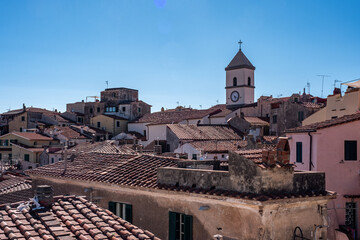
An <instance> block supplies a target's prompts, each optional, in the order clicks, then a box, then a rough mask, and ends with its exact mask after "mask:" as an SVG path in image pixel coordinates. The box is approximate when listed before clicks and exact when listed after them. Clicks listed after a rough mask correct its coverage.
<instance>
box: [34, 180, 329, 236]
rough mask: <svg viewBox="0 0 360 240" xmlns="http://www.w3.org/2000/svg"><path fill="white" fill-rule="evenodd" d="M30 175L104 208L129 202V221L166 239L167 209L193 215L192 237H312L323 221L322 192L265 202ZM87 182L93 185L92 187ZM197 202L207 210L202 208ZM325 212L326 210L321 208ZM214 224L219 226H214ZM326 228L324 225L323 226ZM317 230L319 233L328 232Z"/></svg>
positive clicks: (56, 191) (59, 192)
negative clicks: (298, 230) (298, 229)
mask: <svg viewBox="0 0 360 240" xmlns="http://www.w3.org/2000/svg"><path fill="white" fill-rule="evenodd" d="M32 177H33V185H34V186H36V185H40V184H50V185H52V186H53V188H54V191H55V195H60V194H63V195H66V194H76V195H86V196H87V198H88V199H91V198H92V200H93V201H94V200H97V201H98V205H100V206H101V207H103V208H106V209H107V208H108V202H109V201H118V202H123V203H129V204H132V206H133V223H134V224H135V225H136V226H139V227H141V228H143V229H148V230H149V231H151V232H153V233H154V234H155V235H157V236H158V237H160V238H161V239H168V224H169V220H168V218H169V217H168V216H169V211H175V212H179V213H184V214H187V215H192V216H193V239H196V240H197V239H212V236H213V235H215V234H218V233H220V234H222V235H223V236H225V237H228V238H231V239H234V240H235V239H239V240H240V239H247V240H258V239H273V240H275V239H276V240H288V239H292V237H293V231H294V229H295V227H296V226H300V227H301V228H302V230H303V232H304V236H306V237H308V238H311V237H310V236H311V232H313V231H314V230H315V226H314V225H315V224H316V225H322V224H324V222H323V218H322V216H321V214H320V213H319V212H318V205H320V206H324V205H325V204H326V202H327V198H326V197H320V198H300V199H287V200H284V199H282V200H274V201H268V202H265V203H261V202H257V201H250V200H243V199H235V198H227V197H215V196H206V197H205V196H204V195H199V194H189V193H177V192H174V191H165V190H154V189H131V188H127V187H121V186H119V185H109V184H105V183H92V182H80V181H76V182H75V181H73V180H68V179H51V178H45V177H36V176H32ZM85 188H92V189H93V191H92V193H91V195H92V196H91V197H90V193H89V191H88V192H85V191H84V190H85ZM201 206H207V207H208V210H205V211H201V210H199V208H200V207H201ZM324 214H325V213H324ZM217 228H222V230H221V231H218V230H217ZM325 231H326V230H325ZM325 231H324V229H322V230H321V234H322V236H323V239H326V232H325Z"/></svg>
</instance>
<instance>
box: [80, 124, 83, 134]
mask: <svg viewBox="0 0 360 240" xmlns="http://www.w3.org/2000/svg"><path fill="white" fill-rule="evenodd" d="M80 133H81V134H84V129H83V127H82V126H81V127H80Z"/></svg>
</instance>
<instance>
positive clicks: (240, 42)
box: [238, 40, 243, 50]
mask: <svg viewBox="0 0 360 240" xmlns="http://www.w3.org/2000/svg"><path fill="white" fill-rule="evenodd" d="M242 43H243V42H242V41H241V40H240V41H239V42H238V44H239V49H240V50H241V44H242Z"/></svg>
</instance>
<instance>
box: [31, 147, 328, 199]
mask: <svg viewBox="0 0 360 240" xmlns="http://www.w3.org/2000/svg"><path fill="white" fill-rule="evenodd" d="M259 151H262V150H256V151H254V152H249V151H248V152H247V153H248V154H247V155H246V154H245V155H244V156H247V157H249V158H251V157H252V156H251V155H255V156H253V158H254V160H256V158H257V157H259V154H260V152H259ZM179 161H181V160H179V159H175V158H169V157H161V156H150V155H138V156H134V155H118V154H116V155H115V154H114V155H111V154H99V153H91V154H82V155H81V156H79V157H77V158H75V160H74V161H73V162H68V164H67V170H66V172H65V173H64V164H63V163H61V162H59V163H55V164H51V165H46V166H42V167H39V168H36V169H32V170H27V173H28V174H29V175H31V176H33V177H36V176H46V177H52V178H55V179H58V178H70V179H74V180H81V181H92V182H98V183H109V184H118V185H123V186H128V187H144V188H152V189H162V190H171V191H179V192H187V193H196V194H205V195H214V196H227V197H235V198H245V199H253V200H258V201H266V200H269V199H279V198H296V197H309V196H310V197H311V196H323V195H327V194H328V193H327V192H306V193H301V194H288V193H284V194H282V195H279V194H276V195H266V196H265V195H256V194H250V193H243V192H234V191H226V190H221V189H201V188H196V187H194V188H184V187H176V186H167V185H161V184H158V183H157V169H158V168H160V167H177V166H178V163H179ZM260 165H261V166H260ZM265 165H266V164H265V163H259V167H261V168H265V167H266V166H265ZM275 167H282V166H280V165H279V164H277V165H276V166H275Z"/></svg>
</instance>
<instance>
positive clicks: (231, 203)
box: [27, 149, 334, 240]
mask: <svg viewBox="0 0 360 240" xmlns="http://www.w3.org/2000/svg"><path fill="white" fill-rule="evenodd" d="M283 150H284V149H283ZM285 150H286V149H285ZM285 150H284V151H281V150H280V149H278V151H277V152H280V154H278V155H276V152H275V151H273V152H267V154H268V155H266V156H265V158H262V156H261V154H260V159H258V157H257V158H256V160H255V159H254V160H250V159H247V158H244V157H243V156H240V155H236V154H230V158H229V162H228V167H226V166H222V167H221V168H220V169H219V168H216V167H215V166H216V164H215V162H213V164H212V165H206V166H203V167H202V169H194V168H186V167H185V166H186V165H189V164H190V165H191V164H192V161H185V160H184V161H181V160H179V159H176V158H169V157H160V156H150V155H129V154H127V155H124V154H100V153H87V154H81V155H79V156H78V157H76V158H75V159H74V160H73V161H69V162H68V164H67V168H66V170H65V169H64V164H63V163H60V162H59V163H55V164H53V165H52V166H51V168H49V167H46V166H44V167H40V168H37V169H34V170H30V171H27V173H28V174H29V175H30V176H31V178H32V180H33V185H34V186H37V185H42V184H49V185H52V186H53V188H54V191H55V194H62V195H67V194H70V195H71V194H76V195H84V194H85V195H87V197H88V198H89V199H90V201H92V202H96V203H97V204H98V205H99V206H101V207H104V208H108V209H109V210H110V211H112V212H114V213H115V214H117V215H118V216H120V217H122V218H124V219H125V220H127V221H130V222H131V223H132V224H135V225H137V226H139V227H141V228H146V229H148V230H149V231H151V232H153V233H154V234H155V235H157V236H158V237H160V238H161V239H170V240H175V239H188V240H192V239H196V240H197V239H214V235H216V234H220V235H222V236H223V239H233V240H235V239H253V240H255V239H277V240H278V239H279V240H282V239H284V240H288V239H293V238H294V235H299V236H300V231H301V232H302V234H303V237H304V238H308V239H310V238H313V237H314V236H317V239H327V229H326V227H325V226H326V225H327V222H326V219H327V207H326V204H327V203H328V201H329V200H330V199H331V198H334V196H333V194H332V193H330V192H326V191H325V181H324V179H325V176H324V174H323V173H318V172H316V173H315V172H294V171H293V168H292V165H291V164H290V165H289V164H288V159H289V156H288V152H287V150H286V151H285ZM274 153H275V155H273V154H274ZM249 154H250V155H251V153H248V154H247V155H249ZM252 157H254V156H252ZM196 162H200V161H196ZM79 166H82V168H81V171H79ZM218 167H220V166H218Z"/></svg>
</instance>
